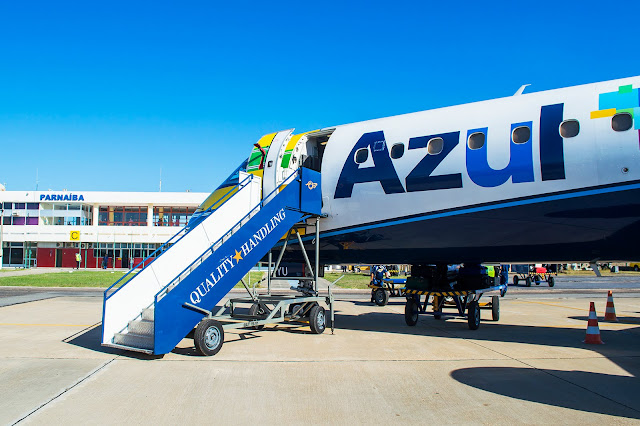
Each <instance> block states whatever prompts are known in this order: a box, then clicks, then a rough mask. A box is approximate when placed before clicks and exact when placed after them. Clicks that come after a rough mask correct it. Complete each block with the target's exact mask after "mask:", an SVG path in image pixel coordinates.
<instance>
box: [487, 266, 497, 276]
mask: <svg viewBox="0 0 640 426" xmlns="http://www.w3.org/2000/svg"><path fill="white" fill-rule="evenodd" d="M487 275H489V276H490V277H492V278H493V277H495V276H496V270H495V268H494V267H493V266H487Z"/></svg>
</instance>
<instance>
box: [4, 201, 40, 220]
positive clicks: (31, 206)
mask: <svg viewBox="0 0 640 426" xmlns="http://www.w3.org/2000/svg"><path fill="white" fill-rule="evenodd" d="M2 208H3V210H4V212H3V215H2V223H3V225H37V224H38V216H39V214H38V209H39V204H38V203H3V204H2Z"/></svg>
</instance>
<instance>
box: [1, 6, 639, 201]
mask: <svg viewBox="0 0 640 426" xmlns="http://www.w3.org/2000/svg"><path fill="white" fill-rule="evenodd" d="M216 3H217V2H205V1H203V2H198V1H189V2H162V1H153V2H131V1H127V2H119V1H109V2H100V3H98V2H66V1H59V2H50V1H48V2H38V1H0V147H1V152H0V183H5V184H6V186H7V189H8V190H33V189H35V186H36V170H37V173H38V178H39V184H38V188H39V189H40V190H46V189H53V190H61V189H69V190H75V191H79V190H99V191H157V190H158V181H159V178H160V169H162V180H163V187H162V189H163V191H184V190H187V189H190V190H192V191H203V192H209V191H211V190H213V189H214V188H215V187H216V186H217V185H218V184H219V183H220V182H221V181H222V180H223V179H224V178H225V177H226V176H227V175H228V174H229V173H230V172H231V171H232V170H233V169H235V167H236V166H237V165H238V164H239V163H240V162H241V161H242V160H243V159H244V158H245V157H247V156H248V154H249V151H250V150H251V147H252V144H253V143H255V142H256V141H257V140H258V139H259V137H260V136H262V135H263V134H266V133H271V132H275V131H278V130H283V129H287V128H291V127H295V128H296V130H297V131H306V130H312V129H315V128H319V127H327V126H331V125H337V124H345V123H349V122H354V121H360V120H367V119H372V118H378V117H384V116H388V115H395V114H402V113H407V112H413V111H420V110H425V109H430V108H436V107H441V106H448V105H456V104H461V103H466V102H473V101H478V100H484V99H490V98H494V97H502V96H508V95H511V94H513V93H514V92H515V91H516V90H517V89H518V87H520V85H522V84H525V83H531V84H532V86H531V87H530V89H529V90H530V91H540V90H546V89H553V88H558V87H564V86H570V85H574V84H583V83H590V82H596V81H601V80H608V79H613V78H621V77H628V76H633V75H638V74H640V59H639V56H638V49H637V47H638V44H637V39H638V38H637V22H638V19H639V17H640V13H639V12H640V2H625V3H602V2H598V3H596V2H590V1H582V2H559V1H553V2H552V1H536V2H509V3H506V2H505V3H502V2H499V3H491V2H489V3H487V2H478V1H473V2H465V1H458V2H437V3H435V2H428V1H426V2H419V1H413V2H405V1H398V0H396V1H393V2H378V1H368V2H348V1H346V2H345V1H343V2H337V1H336V2H332V1H323V2H302V1H295V2H294V1H291V2H289V1H286V2H246V1H236V2H228V3H227V4H216Z"/></svg>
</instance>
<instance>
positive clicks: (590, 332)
mask: <svg viewBox="0 0 640 426" xmlns="http://www.w3.org/2000/svg"><path fill="white" fill-rule="evenodd" d="M582 343H592V344H595V345H602V344H603V343H604V342H603V341H602V340H601V339H600V328H599V327H598V317H597V315H596V305H595V303H593V302H591V305H590V306H589V321H588V323H587V337H586V338H585V339H584V341H583V342H582Z"/></svg>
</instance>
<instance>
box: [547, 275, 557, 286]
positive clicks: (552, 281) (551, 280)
mask: <svg viewBox="0 0 640 426" xmlns="http://www.w3.org/2000/svg"><path fill="white" fill-rule="evenodd" d="M548 282H549V287H553V286H554V285H556V279H555V278H554V277H549V280H548Z"/></svg>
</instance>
